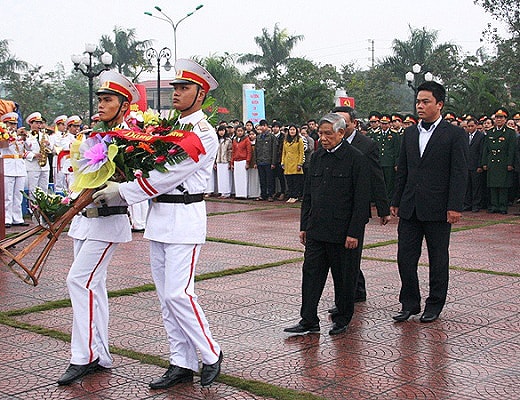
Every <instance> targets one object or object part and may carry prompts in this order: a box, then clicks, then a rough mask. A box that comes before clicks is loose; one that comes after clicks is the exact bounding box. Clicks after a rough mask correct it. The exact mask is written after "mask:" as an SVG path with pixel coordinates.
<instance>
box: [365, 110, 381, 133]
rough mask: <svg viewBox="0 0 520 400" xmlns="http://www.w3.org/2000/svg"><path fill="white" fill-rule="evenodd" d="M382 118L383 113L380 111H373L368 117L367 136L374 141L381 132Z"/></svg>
mask: <svg viewBox="0 0 520 400" xmlns="http://www.w3.org/2000/svg"><path fill="white" fill-rule="evenodd" d="M380 118H381V113H380V112H378V111H371V112H370V114H369V115H368V125H369V126H368V129H367V136H368V137H370V138H372V139H374V137H375V136H376V135H377V134H378V133H379V131H380V123H379V119H380Z"/></svg>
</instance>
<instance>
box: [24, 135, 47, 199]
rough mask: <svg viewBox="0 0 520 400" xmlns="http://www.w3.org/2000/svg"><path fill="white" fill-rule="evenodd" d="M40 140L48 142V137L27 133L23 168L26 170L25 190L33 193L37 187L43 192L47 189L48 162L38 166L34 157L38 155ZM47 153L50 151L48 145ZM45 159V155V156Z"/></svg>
mask: <svg viewBox="0 0 520 400" xmlns="http://www.w3.org/2000/svg"><path fill="white" fill-rule="evenodd" d="M42 140H47V141H48V140H49V135H47V134H46V133H43V132H42V131H40V132H29V133H28V134H27V140H26V142H25V150H26V159H25V168H26V169H27V188H28V189H29V192H33V191H34V188H36V187H37V186H38V187H40V188H42V189H43V190H44V191H45V192H46V191H47V188H48V187H49V171H50V167H49V160H47V162H46V163H45V165H44V166H43V167H40V165H39V164H38V159H37V158H36V157H35V155H36V154H38V153H40V143H41V141H42ZM46 148H47V151H49V152H50V151H52V150H51V148H50V145H49V146H48V147H46ZM45 158H47V153H46V154H45Z"/></svg>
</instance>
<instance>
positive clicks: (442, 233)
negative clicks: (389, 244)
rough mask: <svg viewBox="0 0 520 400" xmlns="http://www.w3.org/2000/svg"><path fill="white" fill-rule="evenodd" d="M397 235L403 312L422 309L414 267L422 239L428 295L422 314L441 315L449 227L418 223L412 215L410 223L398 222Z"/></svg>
mask: <svg viewBox="0 0 520 400" xmlns="http://www.w3.org/2000/svg"><path fill="white" fill-rule="evenodd" d="M397 232H398V245H397V263H398V266H399V276H400V277H401V292H400V294H399V302H400V303H401V304H402V309H403V310H410V311H413V310H420V308H421V293H420V290H419V278H418V276H417V264H418V262H419V257H420V256H421V247H422V241H423V238H425V239H426V246H427V248H428V260H429V280H430V285H429V286H430V293H429V296H428V298H427V299H426V304H425V307H424V310H425V311H428V312H433V313H440V312H441V310H442V308H443V307H444V304H445V302H446V295H447V293H448V277H449V251H448V248H449V244H450V232H451V224H449V223H448V222H444V221H419V220H418V219H417V217H416V215H415V213H414V214H413V216H412V218H410V219H404V218H400V219H399V226H398V228H397Z"/></svg>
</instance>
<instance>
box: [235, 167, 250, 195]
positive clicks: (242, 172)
mask: <svg viewBox="0 0 520 400" xmlns="http://www.w3.org/2000/svg"><path fill="white" fill-rule="evenodd" d="M233 179H234V181H235V196H236V197H243V198H244V199H245V198H247V169H246V160H242V161H235V162H234V164H233Z"/></svg>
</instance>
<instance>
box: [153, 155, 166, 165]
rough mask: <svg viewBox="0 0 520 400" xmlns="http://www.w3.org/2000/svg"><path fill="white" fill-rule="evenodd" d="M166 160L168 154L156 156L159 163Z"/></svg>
mask: <svg viewBox="0 0 520 400" xmlns="http://www.w3.org/2000/svg"><path fill="white" fill-rule="evenodd" d="M165 161H166V156H157V157H156V158H155V162H156V163H157V164H162V163H164V162H165Z"/></svg>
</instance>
